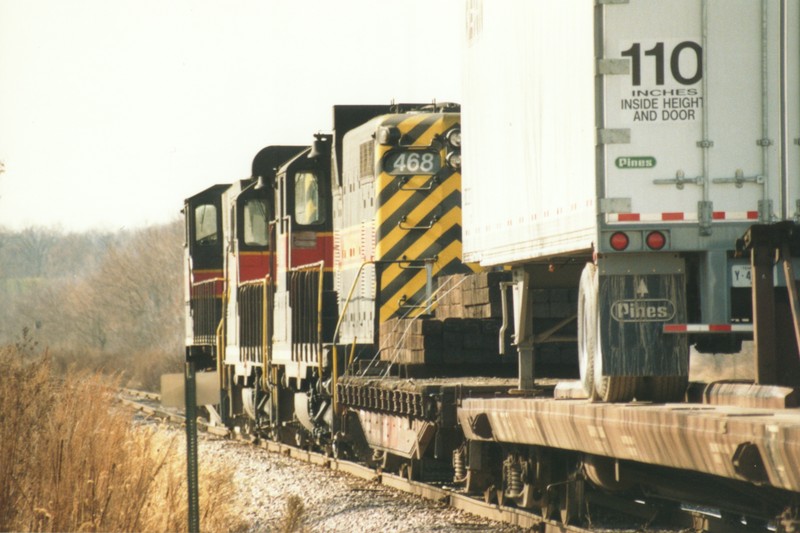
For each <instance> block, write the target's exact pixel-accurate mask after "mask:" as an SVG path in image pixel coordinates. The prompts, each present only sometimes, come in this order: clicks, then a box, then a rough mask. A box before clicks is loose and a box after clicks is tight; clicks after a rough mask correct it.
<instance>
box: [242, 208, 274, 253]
mask: <svg viewBox="0 0 800 533" xmlns="http://www.w3.org/2000/svg"><path fill="white" fill-rule="evenodd" d="M242 214H243V218H244V220H243V222H244V224H243V226H244V243H245V244H246V245H248V246H266V245H268V244H269V233H268V226H267V224H268V222H269V217H268V216H267V202H266V201H265V200H263V199H260V198H252V199H250V200H247V201H246V202H245V203H244V209H243V213H242Z"/></svg>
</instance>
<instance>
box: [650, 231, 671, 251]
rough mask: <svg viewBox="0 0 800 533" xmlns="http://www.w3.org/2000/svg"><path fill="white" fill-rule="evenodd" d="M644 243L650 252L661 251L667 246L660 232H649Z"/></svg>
mask: <svg viewBox="0 0 800 533" xmlns="http://www.w3.org/2000/svg"><path fill="white" fill-rule="evenodd" d="M646 242H647V246H649V247H650V249H651V250H661V249H662V248H663V247H664V246H666V245H667V238H666V237H665V236H664V234H663V233H661V232H660V231H651V232H650V233H648V234H647V238H646Z"/></svg>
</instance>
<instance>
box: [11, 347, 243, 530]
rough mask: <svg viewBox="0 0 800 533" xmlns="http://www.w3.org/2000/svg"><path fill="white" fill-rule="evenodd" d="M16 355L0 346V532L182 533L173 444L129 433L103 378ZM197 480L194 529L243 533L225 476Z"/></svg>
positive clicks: (154, 435)
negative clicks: (61, 370)
mask: <svg viewBox="0 0 800 533" xmlns="http://www.w3.org/2000/svg"><path fill="white" fill-rule="evenodd" d="M19 348H20V347H19V346H12V347H7V348H0V375H2V376H3V379H2V380H0V407H1V408H2V413H3V416H0V457H2V461H0V531H185V530H186V529H187V512H186V506H187V503H186V500H187V497H186V467H185V459H184V455H183V454H182V453H179V452H180V448H181V442H179V441H177V440H175V439H167V438H165V437H163V435H161V434H159V433H158V432H156V431H155V430H153V429H144V428H138V429H135V428H133V427H132V426H131V420H130V414H129V413H128V412H126V411H122V410H120V409H118V408H117V407H116V406H115V404H114V399H113V388H112V387H110V386H109V385H108V381H107V378H105V377H103V376H102V375H101V374H99V373H89V372H77V371H68V372H66V373H65V374H60V375H59V377H58V378H56V377H54V376H53V374H52V372H51V369H52V365H51V363H50V361H49V360H48V358H47V357H46V356H36V355H34V354H31V353H30V351H23V350H20V349H19ZM201 466H202V465H201ZM200 477H201V489H200V492H201V494H200V500H201V501H200V505H201V527H202V529H203V530H204V531H230V530H236V529H241V524H240V523H239V521H238V520H237V519H235V518H233V512H232V510H230V509H229V508H228V507H227V504H226V498H227V497H228V496H229V495H230V494H231V493H232V492H233V490H232V489H233V487H232V472H210V473H209V472H206V471H204V469H202V468H201V471H200Z"/></svg>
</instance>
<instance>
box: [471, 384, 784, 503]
mask: <svg viewBox="0 0 800 533" xmlns="http://www.w3.org/2000/svg"><path fill="white" fill-rule="evenodd" d="M458 417H459V422H460V424H461V427H462V428H463V429H464V431H465V433H466V437H467V438H468V439H474V440H482V441H496V442H505V443H516V444H525V445H538V446H547V447H553V448H560V449H567V450H574V451H579V452H584V453H588V454H593V455H598V456H606V457H611V458H615V459H620V460H631V461H637V462H641V463H646V464H650V465H660V466H665V467H671V468H677V469H686V470H694V471H697V472H702V473H706V474H712V475H716V476H722V477H725V478H729V479H735V480H740V481H746V482H751V483H754V484H756V485H759V486H772V487H776V488H779V489H786V490H790V491H793V492H798V491H800V409H778V410H776V409H760V408H751V407H737V406H727V405H708V404H651V403H645V402H633V403H628V404H604V403H591V402H589V401H588V400H580V399H578V400H575V399H573V400H553V399H545V398H527V397H516V398H515V397H511V398H508V397H507V398H465V399H463V401H462V402H461V405H460V406H459V408H458Z"/></svg>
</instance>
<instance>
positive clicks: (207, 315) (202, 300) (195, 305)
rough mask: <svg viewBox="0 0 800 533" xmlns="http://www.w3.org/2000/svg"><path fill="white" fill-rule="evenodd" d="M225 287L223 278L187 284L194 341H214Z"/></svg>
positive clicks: (207, 342) (221, 313) (222, 307)
mask: <svg viewBox="0 0 800 533" xmlns="http://www.w3.org/2000/svg"><path fill="white" fill-rule="evenodd" d="M225 287H226V282H225V279H224V278H209V279H204V280H202V281H197V282H193V283H191V285H190V286H189V302H190V311H191V315H192V320H193V322H194V327H193V328H192V329H193V338H194V342H196V343H200V344H213V343H214V338H215V331H216V328H217V325H218V324H219V322H220V321H221V319H222V316H223V313H224V305H223V302H224V300H225Z"/></svg>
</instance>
